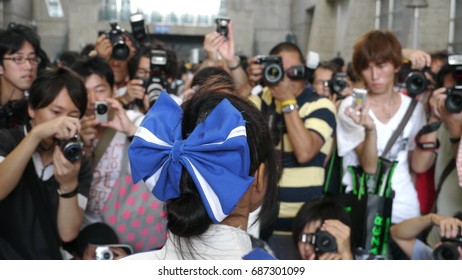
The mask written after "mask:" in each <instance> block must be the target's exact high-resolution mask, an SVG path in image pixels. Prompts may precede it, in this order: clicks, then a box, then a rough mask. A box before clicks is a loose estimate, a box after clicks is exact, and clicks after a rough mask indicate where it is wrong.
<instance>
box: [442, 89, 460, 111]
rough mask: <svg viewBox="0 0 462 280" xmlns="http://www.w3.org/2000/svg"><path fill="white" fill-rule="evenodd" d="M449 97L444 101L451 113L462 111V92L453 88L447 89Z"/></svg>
mask: <svg viewBox="0 0 462 280" xmlns="http://www.w3.org/2000/svg"><path fill="white" fill-rule="evenodd" d="M446 93H447V95H448V96H447V97H446V100H445V101H444V107H445V108H446V110H447V111H448V112H449V113H453V114H454V113H459V112H461V111H462V92H460V91H456V90H453V89H448V90H447V91H446Z"/></svg>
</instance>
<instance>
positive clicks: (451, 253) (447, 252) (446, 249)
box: [433, 242, 460, 260]
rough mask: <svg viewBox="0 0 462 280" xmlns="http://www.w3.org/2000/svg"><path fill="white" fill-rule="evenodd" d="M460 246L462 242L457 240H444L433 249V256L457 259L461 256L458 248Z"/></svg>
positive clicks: (443, 258)
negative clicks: (459, 242)
mask: <svg viewBox="0 0 462 280" xmlns="http://www.w3.org/2000/svg"><path fill="white" fill-rule="evenodd" d="M459 246H460V244H458V243H456V242H443V243H442V244H441V245H440V246H438V247H437V248H435V250H434V251H433V258H434V259H435V260H457V259H459V257H460V255H459V251H458V250H457V248H458V247H459Z"/></svg>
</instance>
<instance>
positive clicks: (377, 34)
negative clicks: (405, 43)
mask: <svg viewBox="0 0 462 280" xmlns="http://www.w3.org/2000/svg"><path fill="white" fill-rule="evenodd" d="M371 62H374V63H376V64H381V63H385V62H390V63H391V64H392V65H393V66H394V67H395V68H396V69H397V68H399V67H401V65H402V63H403V57H402V53H401V44H400V43H399V41H398V39H397V38H396V36H395V35H394V34H393V33H392V32H390V31H386V30H371V31H369V32H367V33H365V34H363V35H362V36H360V37H359V38H358V39H357V40H356V43H355V45H354V47H353V56H352V63H353V69H354V71H355V72H356V73H357V74H358V75H359V76H361V72H362V71H363V70H365V69H367V68H368V67H369V63H371Z"/></svg>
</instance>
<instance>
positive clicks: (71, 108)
mask: <svg viewBox="0 0 462 280" xmlns="http://www.w3.org/2000/svg"><path fill="white" fill-rule="evenodd" d="M29 116H30V118H31V119H32V126H36V125H39V124H41V123H45V122H47V121H50V120H53V119H55V118H57V117H61V116H68V117H74V118H77V119H78V118H80V111H79V108H77V106H76V105H75V104H74V102H72V99H71V98H70V96H69V93H68V91H67V89H66V88H63V89H62V90H61V91H60V92H59V94H58V95H57V96H56V98H55V99H54V100H53V101H52V102H51V103H50V104H49V105H48V106H46V107H43V108H40V109H32V108H30V107H29ZM50 141H51V142H53V139H52V138H50V139H47V140H46V141H45V142H50Z"/></svg>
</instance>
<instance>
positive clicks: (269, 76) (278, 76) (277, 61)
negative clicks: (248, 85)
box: [255, 55, 284, 85]
mask: <svg viewBox="0 0 462 280" xmlns="http://www.w3.org/2000/svg"><path fill="white" fill-rule="evenodd" d="M255 63H258V64H262V65H263V81H264V83H265V85H275V84H277V83H279V82H280V81H282V79H283V78H284V68H283V66H282V59H281V57H280V56H277V55H258V56H257V60H256V62H255Z"/></svg>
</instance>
